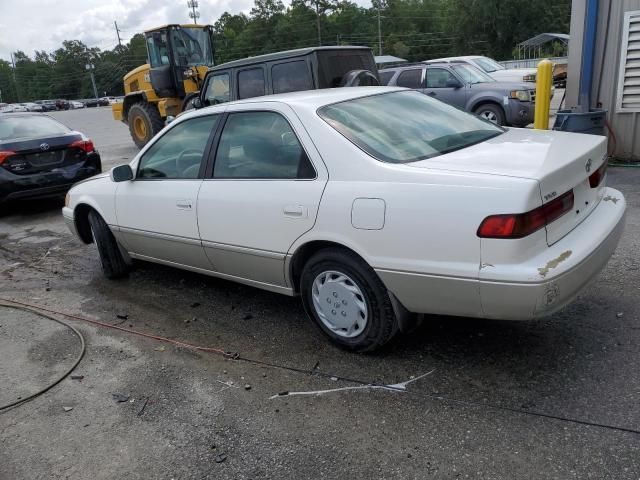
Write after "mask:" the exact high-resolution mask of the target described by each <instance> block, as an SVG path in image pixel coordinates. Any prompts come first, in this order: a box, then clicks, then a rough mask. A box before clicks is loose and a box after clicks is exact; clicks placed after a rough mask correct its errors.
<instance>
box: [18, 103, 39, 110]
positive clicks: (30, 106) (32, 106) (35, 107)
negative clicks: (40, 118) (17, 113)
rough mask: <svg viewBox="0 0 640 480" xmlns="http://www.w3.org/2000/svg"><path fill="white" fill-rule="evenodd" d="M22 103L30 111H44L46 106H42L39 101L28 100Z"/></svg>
mask: <svg viewBox="0 0 640 480" xmlns="http://www.w3.org/2000/svg"><path fill="white" fill-rule="evenodd" d="M20 105H22V106H23V107H25V108H26V109H27V111H29V112H44V108H43V107H42V105H40V104H37V103H33V102H26V103H21V104H20Z"/></svg>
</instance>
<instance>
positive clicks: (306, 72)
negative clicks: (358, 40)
mask: <svg viewBox="0 0 640 480" xmlns="http://www.w3.org/2000/svg"><path fill="white" fill-rule="evenodd" d="M361 85H362V86H364V85H379V79H378V70H377V68H376V63H375V60H374V58H373V52H372V51H371V49H370V48H369V47H354V46H340V47H311V48H300V49H297V50H288V51H285V52H277V53H269V54H266V55H259V56H257V57H249V58H245V59H242V60H235V61H232V62H227V63H223V64H221V65H217V66H215V67H212V68H210V69H209V71H208V72H207V75H206V77H205V79H204V83H203V87H202V90H201V92H200V94H199V97H197V96H196V95H198V94H193V96H192V97H191V98H187V99H186V100H185V103H186V104H187V105H189V106H190V107H191V106H193V107H195V108H200V107H206V106H209V105H215V104H218V103H223V102H228V101H232V100H239V99H243V98H251V97H258V96H261V95H271V94H276V93H286V92H297V91H301V90H315V89H319V88H333V87H354V86H361Z"/></svg>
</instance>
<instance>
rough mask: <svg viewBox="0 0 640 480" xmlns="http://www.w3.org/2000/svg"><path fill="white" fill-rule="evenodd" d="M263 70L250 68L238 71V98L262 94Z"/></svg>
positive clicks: (263, 91)
mask: <svg viewBox="0 0 640 480" xmlns="http://www.w3.org/2000/svg"><path fill="white" fill-rule="evenodd" d="M264 93H265V89H264V70H263V69H262V68H250V69H248V70H240V71H239V72H238V98H251V97H259V96H260V95H264Z"/></svg>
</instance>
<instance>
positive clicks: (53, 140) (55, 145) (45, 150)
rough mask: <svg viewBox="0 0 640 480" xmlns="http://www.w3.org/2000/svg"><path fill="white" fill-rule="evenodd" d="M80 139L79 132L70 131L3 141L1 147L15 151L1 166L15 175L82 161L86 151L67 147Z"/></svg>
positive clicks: (84, 158) (40, 171) (39, 171)
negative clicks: (53, 135)
mask: <svg viewBox="0 0 640 480" xmlns="http://www.w3.org/2000/svg"><path fill="white" fill-rule="evenodd" d="M82 139H83V137H82V135H81V134H79V133H77V132H72V133H69V134H67V135H61V136H56V137H47V138H39V139H19V140H16V141H11V142H3V143H2V148H1V149H2V150H9V151H12V152H16V155H12V156H10V157H8V158H7V159H6V160H5V161H4V162H3V164H2V167H3V168H5V169H6V170H8V171H10V172H11V173H13V174H15V175H30V174H34V173H42V172H50V171H53V170H55V169H56V168H61V167H65V166H68V165H73V164H75V163H80V162H83V161H85V160H86V153H85V152H84V151H83V150H82V149H80V148H75V147H74V148H69V145H70V144H71V143H73V142H75V141H76V140H82Z"/></svg>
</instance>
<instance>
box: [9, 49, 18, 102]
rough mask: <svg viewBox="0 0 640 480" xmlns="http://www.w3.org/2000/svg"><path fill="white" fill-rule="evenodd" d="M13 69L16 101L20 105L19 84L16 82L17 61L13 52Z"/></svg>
mask: <svg viewBox="0 0 640 480" xmlns="http://www.w3.org/2000/svg"><path fill="white" fill-rule="evenodd" d="M11 66H12V67H13V68H12V69H11V71H12V73H13V88H15V90H16V101H17V102H18V103H20V92H19V91H18V82H16V61H15V60H14V58H13V52H11Z"/></svg>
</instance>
